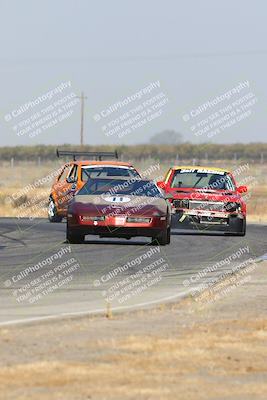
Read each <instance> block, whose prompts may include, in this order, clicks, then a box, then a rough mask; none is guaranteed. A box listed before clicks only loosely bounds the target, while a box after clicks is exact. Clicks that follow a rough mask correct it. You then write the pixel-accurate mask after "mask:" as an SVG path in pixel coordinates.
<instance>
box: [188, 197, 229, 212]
mask: <svg viewBox="0 0 267 400" xmlns="http://www.w3.org/2000/svg"><path fill="white" fill-rule="evenodd" d="M224 206H225V205H224V203H223V202H220V201H197V200H191V201H189V209H190V210H208V211H225V208H224Z"/></svg>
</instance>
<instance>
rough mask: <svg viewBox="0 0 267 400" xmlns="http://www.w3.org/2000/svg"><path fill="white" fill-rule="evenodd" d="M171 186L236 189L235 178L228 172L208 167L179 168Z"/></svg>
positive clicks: (178, 187)
mask: <svg viewBox="0 0 267 400" xmlns="http://www.w3.org/2000/svg"><path fill="white" fill-rule="evenodd" d="M171 188H177V189H180V188H194V189H202V190H231V191H233V190H235V184H234V182H233V179H232V178H231V176H230V175H229V174H228V173H227V172H218V171H212V170H206V169H200V168H199V169H178V170H177V171H175V173H174V174H173V177H172V181H171Z"/></svg>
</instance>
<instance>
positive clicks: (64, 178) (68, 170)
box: [58, 164, 71, 182]
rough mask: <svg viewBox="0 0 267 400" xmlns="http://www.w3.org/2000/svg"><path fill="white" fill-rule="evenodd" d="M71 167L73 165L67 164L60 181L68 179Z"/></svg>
mask: <svg viewBox="0 0 267 400" xmlns="http://www.w3.org/2000/svg"><path fill="white" fill-rule="evenodd" d="M70 168H71V165H69V164H67V165H65V167H64V169H63V171H62V173H61V175H60V176H59V178H58V182H64V181H66V179H67V177H68V175H69V172H70Z"/></svg>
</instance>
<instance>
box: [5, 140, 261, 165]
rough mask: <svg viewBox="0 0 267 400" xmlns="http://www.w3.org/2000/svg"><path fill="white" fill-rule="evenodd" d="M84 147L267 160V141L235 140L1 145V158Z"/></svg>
mask: <svg viewBox="0 0 267 400" xmlns="http://www.w3.org/2000/svg"><path fill="white" fill-rule="evenodd" d="M57 148H59V149H65V150H69V149H72V150H83V151H114V150H115V149H116V150H117V151H118V153H119V154H120V155H122V158H123V160H125V161H127V160H143V159H147V158H153V159H155V160H161V161H170V160H179V159H181V160H190V159H191V160H192V159H196V160H198V159H199V160H203V159H208V160H233V159H236V160H240V159H244V160H255V161H260V160H261V161H266V160H267V143H249V144H242V143H235V144H212V143H203V144H193V143H189V142H183V143H180V144H176V145H174V144H173V145H156V144H145V145H141V144H140V145H132V146H126V145H120V146H106V145H102V146H87V145H85V146H83V148H82V149H81V147H80V146H74V145H68V144H65V145H60V146H52V145H36V146H15V147H0V160H1V161H10V160H11V159H12V158H14V159H15V160H18V161H20V160H21V161H36V160H37V159H38V158H40V159H41V160H42V161H46V160H51V161H52V160H55V159H56V149H57Z"/></svg>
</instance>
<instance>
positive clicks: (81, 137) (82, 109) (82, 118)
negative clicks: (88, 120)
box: [77, 92, 87, 146]
mask: <svg viewBox="0 0 267 400" xmlns="http://www.w3.org/2000/svg"><path fill="white" fill-rule="evenodd" d="M77 97H78V99H80V100H81V136H80V144H81V146H83V120H84V100H85V99H87V97H86V96H85V95H84V93H83V92H82V93H81V96H77Z"/></svg>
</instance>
